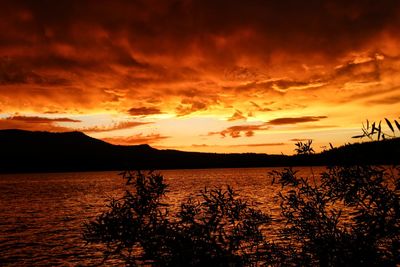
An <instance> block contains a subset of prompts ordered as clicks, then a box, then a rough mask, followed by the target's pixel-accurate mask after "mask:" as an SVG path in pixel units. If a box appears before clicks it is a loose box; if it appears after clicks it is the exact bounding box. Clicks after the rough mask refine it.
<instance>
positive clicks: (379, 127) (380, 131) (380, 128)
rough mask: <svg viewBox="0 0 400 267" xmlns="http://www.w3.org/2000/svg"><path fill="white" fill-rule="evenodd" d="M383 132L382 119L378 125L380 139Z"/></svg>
mask: <svg viewBox="0 0 400 267" xmlns="http://www.w3.org/2000/svg"><path fill="white" fill-rule="evenodd" d="M381 133H382V127H381V121H380V122H379V126H378V141H379V140H380V139H381Z"/></svg>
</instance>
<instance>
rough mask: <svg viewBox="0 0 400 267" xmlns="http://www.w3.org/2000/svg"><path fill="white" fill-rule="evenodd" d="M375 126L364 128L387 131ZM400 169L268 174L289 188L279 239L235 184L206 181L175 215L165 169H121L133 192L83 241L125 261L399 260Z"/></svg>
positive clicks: (91, 225) (304, 148) (306, 146)
mask: <svg viewBox="0 0 400 267" xmlns="http://www.w3.org/2000/svg"><path fill="white" fill-rule="evenodd" d="M395 123H396V126H398V123H397V121H395ZM369 127H370V126H369V123H368V125H367V127H366V129H370V128H369ZM371 127H372V130H371V132H367V131H365V136H367V137H372V136H373V135H374V134H375V131H378V133H379V132H380V131H379V126H378V130H376V129H375V128H376V126H375V125H374V124H373V125H372V126H371ZM392 128H393V127H391V129H392ZM374 129H375V130H374ZM379 135H380V134H379ZM311 144H312V142H311V141H309V142H307V143H301V142H299V143H298V144H296V147H297V148H296V152H297V153H298V154H303V155H306V154H312V153H313V152H314V151H313V150H312V148H311ZM312 173H313V172H312ZM399 174H400V168H398V167H379V166H332V167H327V168H326V170H325V171H324V172H323V173H321V175H320V176H319V177H318V178H317V179H315V177H314V175H312V177H309V178H307V177H306V178H305V177H299V176H298V173H297V171H295V170H293V169H292V168H286V169H284V170H283V171H273V172H271V173H270V175H271V176H272V178H273V183H277V184H279V185H281V187H282V189H281V192H280V193H279V196H280V199H281V203H280V207H281V217H280V218H277V219H279V220H280V221H282V223H281V224H279V226H280V230H279V233H280V234H279V236H278V237H276V238H275V240H273V239H272V238H271V236H270V235H269V233H268V226H270V225H271V217H270V216H268V215H267V214H265V213H263V212H262V211H260V210H257V209H256V208H254V207H253V206H252V205H250V204H249V203H248V202H246V201H244V200H243V199H241V198H239V196H238V195H237V194H236V193H235V191H234V190H233V189H232V188H231V187H229V186H227V187H223V188H214V189H207V188H205V189H204V190H202V191H201V192H200V193H199V194H198V195H197V196H191V197H189V199H188V200H187V201H186V202H184V203H182V204H181V205H180V208H179V211H178V212H175V213H172V212H171V207H170V205H168V204H167V203H164V196H165V194H166V193H167V192H168V186H167V185H166V183H165V182H164V178H163V176H162V175H160V174H158V173H154V172H140V171H138V172H124V173H122V176H123V177H124V178H125V179H126V182H127V184H128V185H129V186H130V187H131V190H127V191H126V192H125V194H124V196H123V197H122V198H121V199H118V200H116V199H113V200H112V201H111V202H110V203H109V209H108V210H107V211H106V212H104V213H102V214H101V215H99V216H98V217H97V218H96V219H95V220H94V221H91V222H88V223H86V224H85V227H84V239H85V240H86V241H87V242H88V243H98V244H102V245H103V247H104V259H105V260H107V259H108V258H109V257H110V256H113V257H119V258H120V259H122V260H124V262H125V263H126V265H127V266H136V265H143V264H148V265H153V266H207V265H208V266H258V265H268V266H360V265H362V266H397V265H398V264H400V176H399Z"/></svg>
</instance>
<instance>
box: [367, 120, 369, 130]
mask: <svg viewBox="0 0 400 267" xmlns="http://www.w3.org/2000/svg"><path fill="white" fill-rule="evenodd" d="M368 129H369V120H367V130H368Z"/></svg>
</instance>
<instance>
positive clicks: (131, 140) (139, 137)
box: [102, 133, 169, 145]
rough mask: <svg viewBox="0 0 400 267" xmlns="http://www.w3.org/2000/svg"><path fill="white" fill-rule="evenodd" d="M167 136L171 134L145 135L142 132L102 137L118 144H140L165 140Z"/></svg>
mask: <svg viewBox="0 0 400 267" xmlns="http://www.w3.org/2000/svg"><path fill="white" fill-rule="evenodd" d="M167 138H169V136H163V135H160V134H148V135H145V134H142V133H140V134H135V135H131V136H116V137H108V138H102V140H103V141H106V142H109V143H111V144H116V145H139V144H154V143H158V142H159V141H161V140H165V139H167Z"/></svg>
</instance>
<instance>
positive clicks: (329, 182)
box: [274, 166, 400, 266]
mask: <svg viewBox="0 0 400 267" xmlns="http://www.w3.org/2000/svg"><path fill="white" fill-rule="evenodd" d="M391 170H392V169H390V168H389V169H388V168H382V167H373V166H351V167H329V168H327V170H326V171H325V172H323V173H322V174H321V180H320V181H319V182H318V183H317V184H313V183H311V182H310V181H309V180H308V179H305V178H299V177H296V173H295V172H294V171H293V170H292V169H290V168H289V169H285V170H284V171H282V172H274V175H275V176H277V177H278V182H279V183H280V184H281V185H282V186H283V187H285V188H287V189H288V191H286V192H285V193H280V196H281V199H282V203H281V211H282V216H283V217H284V218H285V222H286V226H285V227H284V228H283V229H282V230H281V234H282V238H284V239H285V240H286V244H283V245H281V247H280V249H281V252H282V253H284V254H286V255H287V257H286V259H287V260H286V261H285V262H284V264H285V265H306V266H310V265H311V266H341V265H343V266H359V265H364V266H396V264H398V263H399V260H400V258H399V256H400V242H399V240H400V198H399V197H400V194H399V189H400V188H399V177H398V172H399V169H397V170H396V169H395V170H394V172H397V174H395V173H393V172H392V171H391Z"/></svg>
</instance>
